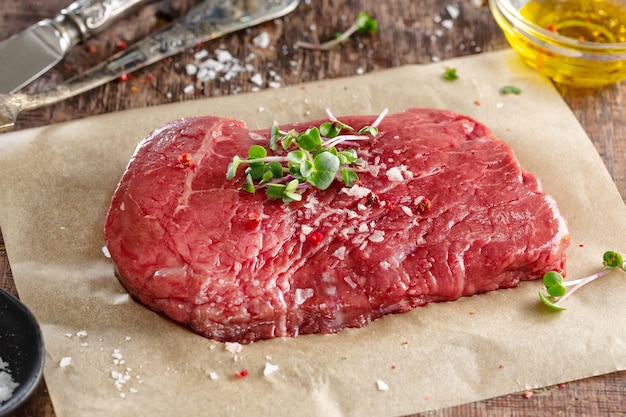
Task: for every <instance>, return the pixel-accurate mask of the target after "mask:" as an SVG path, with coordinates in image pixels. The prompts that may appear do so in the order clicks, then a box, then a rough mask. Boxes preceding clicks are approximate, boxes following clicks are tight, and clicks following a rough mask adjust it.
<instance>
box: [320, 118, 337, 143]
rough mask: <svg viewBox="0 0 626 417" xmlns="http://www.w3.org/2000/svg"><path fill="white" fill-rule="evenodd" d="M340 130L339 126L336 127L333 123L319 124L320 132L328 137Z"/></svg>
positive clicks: (332, 136) (330, 137) (333, 135)
mask: <svg viewBox="0 0 626 417" xmlns="http://www.w3.org/2000/svg"><path fill="white" fill-rule="evenodd" d="M340 132H341V128H340V127H338V126H337V125H336V124H335V123H332V122H326V123H322V124H321V125H320V134H321V135H322V136H324V137H327V138H329V139H332V138H334V137H336V136H337V135H338V134H339V133H340Z"/></svg>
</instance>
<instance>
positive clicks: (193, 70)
mask: <svg viewBox="0 0 626 417" xmlns="http://www.w3.org/2000/svg"><path fill="white" fill-rule="evenodd" d="M185 72H186V73H187V75H196V74H197V73H198V66H197V65H194V64H187V65H185Z"/></svg>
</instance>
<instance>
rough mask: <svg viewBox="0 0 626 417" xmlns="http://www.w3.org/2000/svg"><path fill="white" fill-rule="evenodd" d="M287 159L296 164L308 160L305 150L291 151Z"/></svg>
mask: <svg viewBox="0 0 626 417" xmlns="http://www.w3.org/2000/svg"><path fill="white" fill-rule="evenodd" d="M287 160H288V161H289V162H291V163H292V164H295V165H300V164H301V163H303V162H304V161H306V154H305V153H304V152H303V151H291V152H289V153H288V154H287Z"/></svg>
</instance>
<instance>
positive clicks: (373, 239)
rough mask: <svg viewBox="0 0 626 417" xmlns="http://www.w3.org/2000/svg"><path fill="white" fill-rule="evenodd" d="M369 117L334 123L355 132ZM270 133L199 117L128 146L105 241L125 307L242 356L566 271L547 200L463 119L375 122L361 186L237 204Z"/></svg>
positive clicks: (245, 196)
mask: <svg viewBox="0 0 626 417" xmlns="http://www.w3.org/2000/svg"><path fill="white" fill-rule="evenodd" d="M374 119H375V117H366V116H352V117H343V118H341V121H342V122H345V123H347V124H349V125H351V126H353V127H355V128H356V129H359V128H360V127H362V126H365V125H367V124H371V123H372V122H373V120H374ZM313 125H319V122H314V123H307V124H306V125H304V124H302V125H293V126H284V127H281V129H288V128H291V127H296V128H297V129H299V131H303V130H304V129H305V128H306V127H310V126H313ZM269 134H270V133H269V129H268V130H263V131H256V132H254V131H249V130H248V129H247V128H246V126H245V124H244V123H243V122H240V121H236V120H229V119H222V118H217V117H201V118H190V119H182V120H178V121H175V122H172V123H170V124H168V125H165V126H163V127H161V128H160V129H158V130H156V131H155V132H153V133H152V134H150V135H149V136H148V137H147V138H145V139H144V140H143V141H142V142H141V143H140V145H139V146H138V148H137V150H136V151H135V154H134V156H133V158H132V159H131V161H130V163H129V165H128V168H127V170H126V172H125V173H124V175H123V177H122V179H121V181H120V183H119V186H118V189H117V191H116V192H115V195H114V196H113V200H112V203H111V207H110V210H109V213H108V216H107V218H106V224H105V230H104V232H105V239H106V246H107V248H108V250H109V252H110V254H111V258H112V260H113V262H114V264H115V266H116V271H117V275H118V277H119V280H120V281H121V282H122V284H123V285H124V286H125V287H126V288H127V289H128V291H129V292H130V293H131V294H132V295H134V296H135V297H136V298H137V299H138V300H140V301H141V302H142V303H144V304H146V305H147V306H149V307H150V308H152V309H153V310H155V311H158V312H162V313H164V314H165V315H167V316H169V317H170V318H171V319H173V320H175V321H176V322H179V323H180V324H182V325H184V326H187V327H189V328H190V329H192V330H193V331H195V332H197V333H199V334H201V335H204V336H206V337H209V338H212V339H215V340H219V341H238V342H241V343H250V342H253V341H256V340H259V339H268V338H273V337H281V336H295V335H298V334H303V333H318V332H319V333H332V332H337V331H339V330H341V329H342V328H344V327H361V326H364V325H366V324H367V323H368V322H370V321H371V320H374V319H376V318H378V317H380V316H382V315H384V314H389V313H399V312H405V311H407V310H409V309H411V308H413V307H416V306H422V305H425V304H427V303H429V302H434V301H450V300H456V299H458V298H459V297H461V296H469V295H472V294H476V293H482V292H486V291H492V290H497V289H499V288H510V287H515V286H516V285H517V284H518V283H519V282H520V280H531V279H535V278H538V277H541V276H542V275H543V274H544V273H545V272H546V271H548V270H557V271H563V270H564V268H565V262H566V249H567V247H568V246H569V243H570V240H569V235H568V231H567V227H566V223H565V221H564V219H563V218H562V217H561V215H560V214H559V212H558V209H557V207H556V204H555V202H554V201H553V199H552V198H551V197H549V196H547V195H546V194H544V193H542V191H541V186H540V184H539V182H538V180H537V178H536V177H535V176H533V175H532V174H529V173H527V172H525V171H524V170H523V169H522V168H521V167H520V165H519V163H518V161H517V160H516V158H515V156H514V154H513V151H512V150H511V148H510V147H509V146H508V145H507V144H506V143H504V142H502V141H500V140H497V139H495V138H494V136H493V134H492V133H491V131H490V130H489V129H488V128H487V127H485V126H484V125H482V124H480V123H478V122H476V121H474V120H472V119H471V118H468V117H465V116H462V115H459V114H456V113H453V112H450V111H442V110H432V109H411V110H408V111H406V112H404V113H399V114H394V115H389V116H387V117H386V118H385V119H384V120H383V121H382V123H381V124H380V126H379V133H378V135H377V136H376V138H375V140H372V141H371V142H370V143H364V144H361V145H360V146H359V145H357V146H356V148H357V151H358V153H359V156H360V157H361V158H362V159H364V160H365V161H366V162H367V164H368V166H369V169H370V171H371V172H369V173H361V174H360V180H361V183H360V185H355V186H353V187H351V188H346V187H345V186H344V185H343V183H342V182H340V181H336V182H335V183H334V184H333V185H331V187H330V188H328V189H327V190H325V191H320V190H318V189H311V190H308V191H306V192H305V194H304V195H303V197H304V198H303V200H302V201H301V202H292V203H288V204H287V203H283V202H282V201H281V200H276V199H270V198H268V197H266V196H265V193H263V192H257V193H256V194H250V193H247V192H245V191H242V190H241V184H242V182H243V169H240V171H239V176H238V177H237V178H235V179H234V180H233V181H228V180H226V178H225V173H226V170H227V165H228V163H229V162H230V161H231V160H232V158H233V156H234V155H240V156H242V157H244V156H246V155H247V151H248V148H249V147H250V146H251V145H252V144H260V145H263V146H267V145H268V142H269V139H268V138H269ZM353 147H354V146H353Z"/></svg>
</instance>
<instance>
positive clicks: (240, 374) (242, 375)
mask: <svg viewBox="0 0 626 417" xmlns="http://www.w3.org/2000/svg"><path fill="white" fill-rule="evenodd" d="M235 376H236V377H237V378H239V379H241V378H245V377H247V376H248V370H247V369H242V370H241V371H237V372H235Z"/></svg>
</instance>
